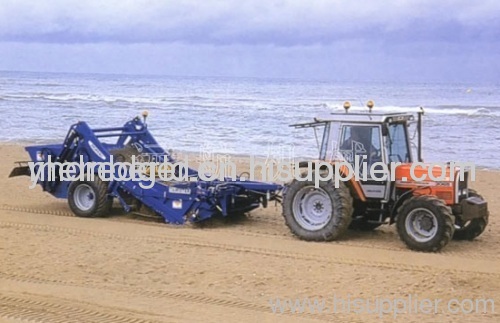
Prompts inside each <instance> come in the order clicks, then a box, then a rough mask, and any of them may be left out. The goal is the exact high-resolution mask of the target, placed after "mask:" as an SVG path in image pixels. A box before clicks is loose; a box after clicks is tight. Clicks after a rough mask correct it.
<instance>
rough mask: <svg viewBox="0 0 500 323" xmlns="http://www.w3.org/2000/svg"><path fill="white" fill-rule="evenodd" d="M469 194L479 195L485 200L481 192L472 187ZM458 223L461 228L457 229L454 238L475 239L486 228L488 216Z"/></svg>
mask: <svg viewBox="0 0 500 323" xmlns="http://www.w3.org/2000/svg"><path fill="white" fill-rule="evenodd" d="M469 196H474V197H479V198H480V199H481V200H484V198H483V196H482V195H481V194H478V193H477V192H476V191H475V190H472V189H469ZM457 222H458V221H457ZM456 225H457V226H458V227H459V228H456V229H455V234H454V235H453V239H454V240H474V239H475V238H477V237H479V236H480V235H481V233H483V232H484V230H485V229H486V226H487V225H488V217H484V218H478V219H472V220H470V221H468V222H465V223H456Z"/></svg>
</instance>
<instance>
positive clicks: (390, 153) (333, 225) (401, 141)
mask: <svg viewBox="0 0 500 323" xmlns="http://www.w3.org/2000/svg"><path fill="white" fill-rule="evenodd" d="M367 106H368V108H369V111H368V112H366V113H349V108H350V104H349V103H348V102H346V103H345V104H344V108H345V113H332V114H331V115H329V116H328V117H327V118H322V119H319V118H315V119H314V121H313V122H308V123H300V124H294V125H292V126H293V127H295V128H313V129H314V131H315V133H316V137H317V138H319V136H318V134H317V132H318V131H321V132H322V139H321V141H318V148H319V158H318V159H319V161H321V162H322V163H323V166H320V167H319V168H314V170H312V169H310V168H308V169H307V171H305V173H304V172H303V173H304V174H307V173H311V174H312V177H315V178H314V180H309V179H307V178H306V180H304V179H302V180H300V179H295V180H294V181H292V182H291V183H289V184H288V185H287V189H286V191H285V194H284V199H283V215H284V217H285V220H286V222H287V225H288V227H289V228H290V229H291V231H292V232H293V233H294V234H296V235H297V236H299V237H300V238H302V239H305V240H335V239H337V238H338V237H340V236H341V235H343V234H344V232H345V231H346V230H347V229H348V228H350V229H356V230H363V231H365V230H373V229H375V228H377V227H379V226H380V225H382V224H393V223H396V224H397V228H398V232H399V234H400V237H401V239H402V240H403V241H404V242H405V243H406V244H407V245H408V247H409V248H411V249H415V250H421V251H437V250H439V249H441V248H442V247H444V246H445V245H446V244H447V243H448V242H449V240H451V238H452V237H453V238H456V239H462V240H464V239H468V240H472V239H474V238H476V237H477V236H479V235H480V234H481V233H482V232H483V231H484V229H485V227H486V225H487V223H488V215H489V213H488V210H487V203H486V201H484V199H483V198H482V197H481V196H480V195H479V194H477V193H476V192H475V191H474V190H472V189H469V181H470V169H467V168H466V167H462V166H459V167H456V166H455V165H450V164H448V165H444V167H441V166H443V165H437V164H430V163H426V164H424V163H423V160H422V119H423V115H424V111H423V109H422V108H420V111H418V113H417V115H416V117H415V115H414V114H411V113H373V112H372V108H373V102H372V101H369V102H368V104H367ZM325 163H326V165H327V166H332V167H330V168H329V167H324V165H325ZM315 164H316V165H319V164H320V163H318V161H316V163H315ZM309 165H310V163H309V162H301V163H299V167H300V168H303V167H309ZM332 169H333V170H335V171H334V172H333V171H332ZM349 169H350V170H349ZM325 173H327V174H328V173H332V176H330V177H329V176H325ZM335 176H340V177H341V179H342V180H341V181H340V182H339V181H338V180H337V179H336V178H334V177H335ZM317 177H320V178H325V177H329V178H332V180H330V181H318V180H317ZM318 183H319V186H318V185H317V184H318ZM333 183H335V186H334V185H333ZM337 184H338V185H337Z"/></svg>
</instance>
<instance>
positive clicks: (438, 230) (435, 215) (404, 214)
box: [396, 195, 455, 252]
mask: <svg viewBox="0 0 500 323" xmlns="http://www.w3.org/2000/svg"><path fill="white" fill-rule="evenodd" d="M415 216H421V217H425V219H426V220H427V223H424V224H428V225H430V226H431V227H430V229H428V230H426V229H425V228H424V229H422V220H424V218H422V219H420V220H419V221H418V224H417V223H416V222H417V220H416V219H414V217H415ZM428 221H431V223H429V222H428ZM454 223H455V219H454V216H453V214H452V211H451V208H450V207H449V206H447V205H446V204H445V202H444V201H443V200H441V199H438V198H437V197H435V196H430V195H421V196H413V197H410V198H408V199H407V200H406V201H404V202H403V204H402V205H401V206H400V207H399V209H398V215H397V219H396V227H397V230H398V234H399V237H400V238H401V240H402V241H403V242H404V243H405V244H406V245H407V246H408V248H410V249H412V250H417V251H431V252H435V251H439V250H441V249H442V248H443V247H444V246H446V245H447V244H448V243H449V242H450V240H451V238H452V236H453V233H454V231H455V226H454ZM417 225H418V226H420V228H417V227H416V226H417ZM431 230H432V232H430V233H429V234H428V236H425V233H423V232H425V231H431ZM416 231H419V232H416Z"/></svg>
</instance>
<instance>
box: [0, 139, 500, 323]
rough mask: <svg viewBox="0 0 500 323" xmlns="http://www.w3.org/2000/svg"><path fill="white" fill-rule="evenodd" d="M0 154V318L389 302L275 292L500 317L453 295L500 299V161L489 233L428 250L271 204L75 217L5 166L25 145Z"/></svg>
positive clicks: (298, 318) (214, 313)
mask: <svg viewBox="0 0 500 323" xmlns="http://www.w3.org/2000/svg"><path fill="white" fill-rule="evenodd" d="M0 154H1V155H2V162H1V165H0V183H1V185H0V259H1V261H0V322H4V321H5V322H21V321H23V320H28V321H30V320H31V321H33V322H255V321H259V322H275V321H283V322H309V321H310V322H313V321H336V322H375V321H380V319H381V318H380V317H379V315H378V314H366V313H353V312H349V311H348V310H344V311H342V310H340V305H339V308H338V309H337V312H340V313H336V314H334V313H333V312H332V308H330V312H323V313H321V314H318V313H310V312H309V311H308V312H307V313H306V314H291V313H290V312H287V313H285V314H273V312H272V310H271V307H270V306H269V300H270V299H271V298H277V297H281V298H283V299H285V298H288V299H290V298H291V299H294V298H297V297H301V298H303V297H310V298H313V297H322V298H325V299H327V301H330V300H333V297H334V296H335V297H337V299H339V298H344V299H347V298H348V297H349V296H350V297H351V298H356V297H359V298H364V299H368V300H372V302H374V301H375V300H376V299H381V298H385V299H396V298H404V297H406V298H407V297H408V295H414V296H418V298H419V299H425V298H429V299H431V300H434V299H442V302H443V304H442V306H440V307H439V310H440V313H438V314H437V315H430V314H425V313H412V314H399V315H398V316H397V317H396V319H394V317H393V315H392V314H387V315H383V316H382V321H386V322H392V321H401V322H460V321H471V322H499V321H500V316H499V315H498V314H494V313H491V310H489V311H488V313H485V314H482V313H471V314H459V315H454V314H451V313H449V312H448V311H447V307H446V304H447V302H448V300H450V299H459V300H464V299H479V298H483V299H484V298H488V299H493V300H494V301H497V302H498V301H500V297H499V296H500V253H499V250H500V222H499V221H498V216H499V215H500V214H499V212H498V209H499V206H500V204H499V203H500V202H499V199H498V191H497V185H498V184H499V183H500V173H499V172H493V171H480V172H479V173H478V174H477V181H476V182H474V183H473V187H474V188H476V189H477V190H479V191H480V192H481V193H482V194H483V195H484V196H485V197H486V199H487V200H488V202H489V208H490V212H491V217H490V224H489V226H488V228H487V230H486V232H485V233H484V234H483V235H482V236H480V237H479V238H478V239H477V240H475V241H473V242H456V241H452V242H451V243H450V244H449V245H448V246H447V247H446V248H445V250H444V251H443V252H441V253H436V254H429V253H418V252H413V251H410V250H408V249H406V247H405V246H404V245H403V243H402V242H401V241H400V240H399V238H398V236H397V233H396V231H395V228H394V227H393V226H390V227H385V228H379V229H377V230H375V231H374V232H369V233H360V232H350V233H349V234H348V236H347V237H346V238H345V239H343V240H342V241H339V242H331V243H310V242H304V241H299V240H297V239H296V238H294V237H293V236H292V235H291V234H290V232H289V231H288V229H287V227H286V226H285V224H284V221H283V219H282V217H281V208H280V206H275V205H274V204H271V205H270V206H269V207H268V208H267V209H259V210H256V211H254V212H252V213H251V214H250V215H249V216H248V217H247V218H246V219H244V220H241V221H232V222H228V223H224V222H222V221H213V222H212V223H210V225H206V226H203V227H198V226H193V225H185V226H180V227H179V226H177V227H176V226H171V225H166V224H162V223H154V222H150V221H145V220H144V219H137V218H134V217H133V216H131V215H124V214H123V213H122V212H120V211H119V210H118V209H116V210H115V211H114V212H113V214H112V215H111V216H110V217H109V218H103V219H83V218H77V217H74V216H72V214H71V212H70V210H69V208H68V206H67V203H66V201H65V200H58V199H55V198H53V197H52V196H50V195H48V194H46V193H44V192H42V191H41V188H40V187H37V188H36V189H34V190H29V189H28V186H29V179H28V178H27V177H17V178H7V176H8V174H9V172H10V170H11V169H12V167H13V166H14V164H13V163H14V161H16V160H26V159H27V154H26V153H25V152H24V150H23V149H22V147H20V146H17V145H6V144H3V145H0ZM372 304H373V303H372ZM469 305H470V304H469ZM495 305H497V309H496V312H498V311H500V303H497V304H495ZM456 308H457V307H456V306H455V307H454V309H456Z"/></svg>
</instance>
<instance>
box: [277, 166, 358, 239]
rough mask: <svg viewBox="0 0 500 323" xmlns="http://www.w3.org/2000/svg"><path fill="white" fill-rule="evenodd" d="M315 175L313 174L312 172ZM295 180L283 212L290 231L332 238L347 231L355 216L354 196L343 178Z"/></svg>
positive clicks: (290, 187)
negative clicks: (337, 179) (336, 180)
mask: <svg viewBox="0 0 500 323" xmlns="http://www.w3.org/2000/svg"><path fill="white" fill-rule="evenodd" d="M313 176H314V175H313ZM314 183H315V182H314V180H312V181H297V180H294V181H293V182H292V183H291V184H290V185H289V186H288V189H287V191H286V194H285V196H284V199H283V216H284V217H285V222H286V225H287V226H288V227H289V228H290V231H291V232H292V233H293V234H294V235H296V236H297V237H299V238H300V239H302V240H308V241H331V240H335V239H338V238H339V237H341V236H342V234H344V233H345V232H346V231H347V228H348V227H349V224H350V223H351V220H352V212H353V206H352V202H353V200H352V197H351V194H350V192H349V189H348V187H347V186H346V185H345V184H344V182H340V183H339V184H340V186H339V187H338V188H335V186H334V184H333V182H326V181H319V187H315V184H314Z"/></svg>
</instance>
